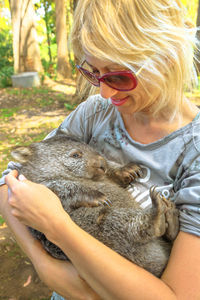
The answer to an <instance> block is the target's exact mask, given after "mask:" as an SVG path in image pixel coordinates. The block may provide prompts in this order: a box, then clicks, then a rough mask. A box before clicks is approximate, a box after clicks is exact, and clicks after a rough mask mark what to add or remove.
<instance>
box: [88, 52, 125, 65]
mask: <svg viewBox="0 0 200 300" xmlns="http://www.w3.org/2000/svg"><path fill="white" fill-rule="evenodd" d="M85 61H86V63H87V64H88V65H90V66H95V67H96V68H98V67H100V68H115V67H116V68H117V67H120V65H119V64H117V63H115V62H113V61H110V60H107V59H99V58H97V57H95V56H93V55H91V54H88V53H85Z"/></svg>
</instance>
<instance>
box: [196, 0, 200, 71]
mask: <svg viewBox="0 0 200 300" xmlns="http://www.w3.org/2000/svg"><path fill="white" fill-rule="evenodd" d="M196 26H197V27H198V26H200V0H199V1H198V12H197V21H196ZM196 36H197V39H198V40H199V42H200V30H198V31H197V34H196ZM196 57H197V61H196V67H197V72H198V74H200V49H198V50H197V53H196Z"/></svg>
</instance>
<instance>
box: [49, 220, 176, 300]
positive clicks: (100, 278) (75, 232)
mask: <svg viewBox="0 0 200 300" xmlns="http://www.w3.org/2000/svg"><path fill="white" fill-rule="evenodd" d="M57 232H59V237H58V235H57V234H56V233H57ZM47 236H48V238H49V239H51V240H52V241H53V242H54V243H56V244H57V245H58V246H59V247H60V248H61V249H62V250H63V251H64V252H65V253H66V254H67V256H68V257H69V258H70V260H71V261H72V263H73V264H74V266H75V267H76V268H77V270H78V272H79V273H80V275H81V276H82V277H83V278H84V279H85V280H86V281H87V282H88V284H89V285H90V286H91V287H92V288H93V289H94V290H95V291H96V292H97V293H98V294H99V295H101V297H102V298H103V299H105V300H113V299H116V300H117V299H118V300H124V299H126V300H129V299H130V300H132V299H137V300H139V299H141V300H145V299H148V300H151V299H152V300H156V299H162V300H164V299H167V300H170V299H176V296H175V295H174V293H173V292H172V290H171V289H170V288H169V287H168V286H167V285H166V284H165V283H164V282H163V281H162V280H161V279H158V278H156V277H154V276H153V275H152V274H150V273H149V272H147V271H145V270H144V269H142V268H140V267H138V266H137V265H135V264H133V263H131V262H129V261H128V260H126V259H125V258H123V257H121V256H120V255H118V254H117V253H116V252H114V251H112V250H111V249H110V248H108V247H106V246H104V245H103V244H102V243H100V242H99V241H97V240H96V239H94V238H93V237H92V236H90V235H89V234H87V233H86V232H84V231H83V230H82V229H81V228H80V227H78V226H77V225H76V224H74V222H72V221H71V220H70V219H69V218H68V217H66V218H64V217H63V218H61V219H60V222H59V223H56V225H55V227H52V231H51V233H49V235H48V233H47Z"/></svg>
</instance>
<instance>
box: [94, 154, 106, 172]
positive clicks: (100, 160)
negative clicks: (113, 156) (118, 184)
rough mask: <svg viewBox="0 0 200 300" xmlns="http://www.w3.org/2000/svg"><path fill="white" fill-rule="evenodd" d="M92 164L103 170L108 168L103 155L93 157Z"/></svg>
mask: <svg viewBox="0 0 200 300" xmlns="http://www.w3.org/2000/svg"><path fill="white" fill-rule="evenodd" d="M90 164H91V165H92V167H95V168H96V169H102V170H103V171H105V170H106V161H105V159H104V158H103V157H102V156H95V157H94V158H93V159H91V161H90Z"/></svg>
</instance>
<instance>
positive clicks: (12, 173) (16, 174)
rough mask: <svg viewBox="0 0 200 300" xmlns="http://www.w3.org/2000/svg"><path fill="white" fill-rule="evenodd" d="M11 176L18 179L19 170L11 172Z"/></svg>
mask: <svg viewBox="0 0 200 300" xmlns="http://www.w3.org/2000/svg"><path fill="white" fill-rule="evenodd" d="M9 174H10V175H12V176H14V177H15V178H17V176H18V171H17V170H12V171H10V173H9Z"/></svg>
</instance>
